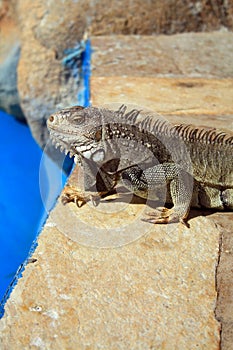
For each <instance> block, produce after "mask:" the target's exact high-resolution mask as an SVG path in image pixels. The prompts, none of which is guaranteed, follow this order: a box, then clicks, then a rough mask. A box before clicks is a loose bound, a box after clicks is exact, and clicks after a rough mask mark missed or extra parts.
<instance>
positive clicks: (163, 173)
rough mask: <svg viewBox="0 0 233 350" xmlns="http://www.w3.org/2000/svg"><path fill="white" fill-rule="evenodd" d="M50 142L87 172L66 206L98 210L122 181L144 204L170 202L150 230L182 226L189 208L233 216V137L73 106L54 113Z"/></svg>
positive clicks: (142, 115)
mask: <svg viewBox="0 0 233 350" xmlns="http://www.w3.org/2000/svg"><path fill="white" fill-rule="evenodd" d="M47 126H48V129H49V132H50V136H51V139H52V141H53V143H54V144H55V145H56V146H57V147H58V146H59V147H60V148H61V150H62V151H65V153H66V154H67V153H68V152H69V153H70V156H74V157H75V161H76V162H77V163H78V164H79V165H81V166H82V167H83V169H84V187H85V194H84V195H82V194H80V193H79V192H78V191H76V190H74V189H71V190H70V191H68V192H67V194H66V199H65V200H66V201H72V200H73V201H75V202H76V203H79V202H80V201H81V202H82V203H83V202H86V201H88V200H92V201H93V203H95V204H96V205H97V204H98V198H100V197H102V196H105V195H106V194H107V193H109V192H110V191H111V190H112V189H114V187H115V186H116V184H117V183H118V182H119V181H121V182H123V184H124V186H125V187H127V188H128V189H129V190H130V191H133V192H134V194H136V195H137V196H140V197H143V198H149V199H157V200H158V198H160V200H162V201H164V203H165V202H169V201H171V202H172V203H173V207H172V208H171V209H167V208H165V207H164V208H163V209H161V210H160V212H159V214H158V212H157V211H155V212H152V213H150V214H149V215H148V217H147V218H146V219H144V220H146V221H149V222H152V223H168V222H179V221H180V222H182V223H184V222H185V219H186V218H187V215H188V213H189V209H190V206H196V207H200V206H203V207H206V208H216V209H219V210H223V209H229V210H232V209H233V160H232V150H233V133H231V132H230V131H229V133H228V132H223V131H218V130H216V129H215V128H199V127H196V126H192V125H185V124H179V125H172V124H170V123H169V122H168V121H166V120H164V119H163V118H162V117H159V116H158V115H157V114H155V113H153V112H144V111H140V110H137V109H133V110H131V111H129V112H127V107H126V106H124V105H122V106H121V107H120V108H119V109H118V110H117V111H114V110H109V109H104V108H97V107H87V108H83V107H80V106H74V107H70V108H67V109H62V110H61V111H59V112H57V113H54V114H52V115H51V116H50V117H49V119H48V121H47Z"/></svg>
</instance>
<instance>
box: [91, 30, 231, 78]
mask: <svg viewBox="0 0 233 350" xmlns="http://www.w3.org/2000/svg"><path fill="white" fill-rule="evenodd" d="M91 42H92V47H93V52H94V53H93V58H92V73H93V75H94V76H102V77H109V76H124V75H125V76H131V77H132V76H136V77H145V76H149V77H154V76H156V77H158V76H160V77H186V78H187V77H199V78H200V77H201V78H230V77H233V66H232V61H233V35H232V33H221V32H212V33H184V34H177V35H172V36H165V35H159V36H139V35H137V36H124V35H116V36H111V37H105V36H100V37H96V36H93V37H92V38H91Z"/></svg>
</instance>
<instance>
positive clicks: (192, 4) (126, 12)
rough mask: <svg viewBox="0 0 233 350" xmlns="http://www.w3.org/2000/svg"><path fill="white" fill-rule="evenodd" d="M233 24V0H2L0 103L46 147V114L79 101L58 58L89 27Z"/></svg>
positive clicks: (151, 30) (146, 29) (166, 28)
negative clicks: (22, 121) (23, 123)
mask: <svg viewBox="0 0 233 350" xmlns="http://www.w3.org/2000/svg"><path fill="white" fill-rule="evenodd" d="M232 28H233V0H228V1H226V0H201V1H197V0H193V1H182V0H177V1H176V0H166V1H162V0H152V1H147V2H145V1H143V0H134V1H131V2H128V1H127V0H118V1H108V0H102V1H94V0H89V1H86V0H80V1H75V0H73V1H72V0H65V1H55V0H51V1H49V2H48V1H47V0H36V1H30V0H0V109H3V110H5V111H6V112H8V113H10V114H12V115H14V116H15V117H16V118H18V119H20V120H23V119H24V120H26V121H27V122H28V124H29V126H30V128H31V131H32V134H33V136H34V137H35V139H36V140H37V142H38V143H39V145H40V146H41V147H44V146H45V144H46V141H47V137H48V135H47V129H46V126H45V122H46V119H47V117H48V115H49V114H50V113H52V112H53V111H54V110H57V109H59V108H63V107H65V106H69V105H73V104H76V103H77V90H78V86H77V79H75V78H74V77H73V76H72V75H71V74H70V72H69V71H67V68H65V67H64V66H63V65H62V64H61V61H62V58H64V55H65V53H64V51H65V50H66V49H69V48H72V47H74V46H75V45H77V43H78V42H79V41H80V40H81V39H82V38H83V35H84V33H85V32H89V33H90V34H91V35H96V36H99V35H106V34H108V35H109V34H124V35H129V34H131V35H132V34H137V35H156V34H161V33H163V34H174V33H182V32H191V31H195V32H196V31H213V30H222V31H223V30H225V31H228V30H232ZM139 42H140V41H139ZM138 49H139V50H140V47H139V48H138Z"/></svg>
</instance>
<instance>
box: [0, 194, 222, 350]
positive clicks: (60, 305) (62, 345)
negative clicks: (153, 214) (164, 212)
mask: <svg viewBox="0 0 233 350" xmlns="http://www.w3.org/2000/svg"><path fill="white" fill-rule="evenodd" d="M120 204H121V205H123V207H122V206H121V207H120V209H119V206H118V205H119V202H117V201H115V202H114V201H113V202H112V204H111V208H112V210H113V211H114V209H115V214H114V215H113V213H112V212H110V213H109V210H104V208H106V207H105V205H106V203H103V206H102V207H100V208H99V207H97V208H93V207H92V206H90V205H86V206H83V207H82V208H77V207H76V206H75V205H74V204H70V205H67V206H65V207H64V206H63V205H62V204H60V203H58V205H57V206H56V208H55V209H54V210H53V212H52V213H51V215H50V218H49V219H48V221H47V223H46V225H45V227H44V230H43V232H42V233H41V235H40V237H39V239H38V247H37V249H36V251H35V253H34V254H33V258H34V259H36V262H35V263H33V264H29V265H28V266H27V268H26V270H25V271H24V273H23V278H21V279H20V280H19V282H18V284H17V286H16V287H15V289H14V291H13V292H12V295H11V298H10V299H9V300H8V302H7V305H6V312H5V315H4V317H3V319H2V320H1V321H0V334H1V335H0V348H1V349H2V350H8V349H16V350H17V349H20V350H21V349H56V350H57V349H74V350H77V349H138V350H141V349H167V350H168V349H180V350H186V349H195V348H200V349H208V350H212V349H214V350H215V349H216V350H217V349H219V339H220V338H219V337H220V335H219V331H220V329H219V324H218V322H217V321H216V319H215V317H214V309H215V304H216V291H215V268H216V263H217V258H218V246H219V231H218V229H217V228H216V226H215V225H214V224H213V223H211V222H210V221H209V220H208V218H204V217H202V218H198V219H191V220H190V229H188V228H187V227H185V226H184V225H182V224H178V225H176V224H171V225H167V226H166V225H151V224H148V223H145V222H142V221H140V220H139V218H138V216H140V215H141V213H142V212H144V209H145V206H144V204H128V203H126V204H125V203H124V202H120ZM116 212H117V215H116ZM70 216H71V217H73V219H72V221H70ZM135 222H136V224H137V226H139V227H141V236H140V237H137V239H136V240H134V241H133V239H132V237H131V236H130V234H132V228H133V224H135ZM125 227H126V229H127V230H128V238H129V240H128V243H127V244H125V245H120V244H119V242H118V243H117V240H118V235H119V236H120V233H121V230H125ZM100 229H103V230H104V233H105V236H103V237H102V238H103V239H104V240H105V241H108V237H107V236H106V234H107V233H108V232H109V233H110V232H111V231H112V232H114V233H115V241H112V247H110V246H109V248H105V249H104V248H96V247H95V245H96V241H95V239H94V237H95V236H97V237H100V235H101V234H102V233H101V232H100ZM117 231H118V235H117ZM125 233H126V231H125ZM74 235H76V241H74V240H73V239H71V238H70V237H73V238H74ZM85 237H86V243H85ZM90 237H92V239H93V241H92V242H93V246H92V247H90V245H91V244H90ZM79 239H80V242H81V243H82V244H81V243H78V242H77V241H78V240H79ZM114 245H115V246H114ZM117 245H118V246H117Z"/></svg>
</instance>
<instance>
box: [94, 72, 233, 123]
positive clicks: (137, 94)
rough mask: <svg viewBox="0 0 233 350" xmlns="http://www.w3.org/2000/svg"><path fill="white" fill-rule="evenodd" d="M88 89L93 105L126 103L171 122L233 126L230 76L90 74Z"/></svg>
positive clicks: (110, 105) (115, 106)
mask: <svg viewBox="0 0 233 350" xmlns="http://www.w3.org/2000/svg"><path fill="white" fill-rule="evenodd" d="M91 89H92V94H91V101H92V104H93V105H94V106H104V105H106V106H108V107H112V108H117V106H119V105H120V104H123V103H125V104H126V105H128V106H129V107H130V105H133V106H135V105H136V106H138V108H145V109H148V110H152V111H155V112H157V113H159V114H162V115H164V116H165V117H166V118H168V119H169V120H170V121H171V122H173V123H180V122H183V123H192V124H194V125H200V126H201V125H206V126H215V127H218V128H226V129H227V128H228V129H233V104H232V96H233V79H221V80H218V79H197V78H196V79H194V78H193V79H190V78H186V79H185V78H183V79H178V78H149V77H122V76H111V77H98V76H93V77H92V78H91ZM95 91H96V92H97V91H98V93H95ZM168 96H169V99H168Z"/></svg>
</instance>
